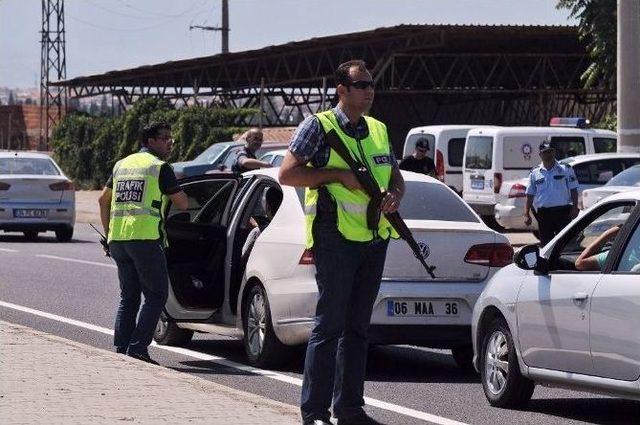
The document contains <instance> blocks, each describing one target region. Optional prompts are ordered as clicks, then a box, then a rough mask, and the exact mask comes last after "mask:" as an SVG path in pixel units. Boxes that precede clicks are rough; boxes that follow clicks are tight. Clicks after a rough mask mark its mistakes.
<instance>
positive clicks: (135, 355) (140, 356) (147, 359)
mask: <svg viewBox="0 0 640 425" xmlns="http://www.w3.org/2000/svg"><path fill="white" fill-rule="evenodd" d="M127 355H128V356H129V357H133V358H134V359H138V360H142V361H143V362H147V363H151V364H155V365H159V364H160V363H158V362H157V361H155V360H153V359H152V358H151V357H149V355H148V354H142V353H132V352H131V351H129V352H128V353H127Z"/></svg>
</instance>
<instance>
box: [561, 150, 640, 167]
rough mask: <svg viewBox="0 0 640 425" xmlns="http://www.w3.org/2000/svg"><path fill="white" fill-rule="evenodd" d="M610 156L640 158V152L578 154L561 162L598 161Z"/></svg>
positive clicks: (574, 163)
mask: <svg viewBox="0 0 640 425" xmlns="http://www.w3.org/2000/svg"><path fill="white" fill-rule="evenodd" d="M609 158H621V159H622V158H640V152H638V153H635V152H627V153H620V152H603V153H589V154H585V155H576V156H571V157H569V158H565V159H562V160H561V161H560V162H563V163H568V164H569V165H571V166H574V165H577V164H582V163H585V162H589V161H597V160H600V159H609Z"/></svg>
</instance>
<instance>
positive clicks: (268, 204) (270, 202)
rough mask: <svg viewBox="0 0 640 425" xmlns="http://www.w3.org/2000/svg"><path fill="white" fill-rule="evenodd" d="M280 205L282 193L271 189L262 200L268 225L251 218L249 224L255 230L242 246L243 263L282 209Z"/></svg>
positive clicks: (268, 189)
mask: <svg viewBox="0 0 640 425" xmlns="http://www.w3.org/2000/svg"><path fill="white" fill-rule="evenodd" d="M280 204H282V192H280V191H279V190H278V189H276V188H274V187H269V188H267V190H266V191H265V193H264V197H263V198H262V208H263V211H264V212H265V214H266V216H267V223H266V224H261V223H259V222H258V220H256V219H254V218H253V217H251V219H250V220H249V224H250V225H251V226H253V229H252V230H251V232H250V233H249V235H248V236H247V240H246V241H245V242H244V245H243V246H242V257H241V258H242V262H243V264H244V263H245V262H246V259H248V257H249V253H251V249H252V248H253V245H254V244H255V243H256V239H258V236H260V233H262V231H263V230H264V229H265V228H266V227H267V226H268V225H269V222H271V220H272V219H273V216H274V215H275V214H276V212H277V211H278V208H280Z"/></svg>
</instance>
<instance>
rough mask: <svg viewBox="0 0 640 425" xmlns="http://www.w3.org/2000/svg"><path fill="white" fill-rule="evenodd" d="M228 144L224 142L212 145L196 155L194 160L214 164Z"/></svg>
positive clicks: (198, 162) (197, 162) (194, 161)
mask: <svg viewBox="0 0 640 425" xmlns="http://www.w3.org/2000/svg"><path fill="white" fill-rule="evenodd" d="M228 146H229V145H227V144H222V143H217V144H215V145H211V146H209V147H208V148H207V149H205V150H204V151H203V152H202V153H201V154H200V155H198V156H196V157H195V158H194V159H193V161H192V162H193V163H195V164H214V163H216V162H217V160H218V157H219V156H220V155H221V154H222V153H223V152H224V150H225V149H226V148H227V147H228Z"/></svg>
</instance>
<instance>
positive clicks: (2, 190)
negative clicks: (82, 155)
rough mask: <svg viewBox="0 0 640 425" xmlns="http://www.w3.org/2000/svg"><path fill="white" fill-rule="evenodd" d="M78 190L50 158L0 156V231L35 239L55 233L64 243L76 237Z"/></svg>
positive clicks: (27, 154) (18, 154)
mask: <svg viewBox="0 0 640 425" xmlns="http://www.w3.org/2000/svg"><path fill="white" fill-rule="evenodd" d="M75 196H76V195H75V187H74V185H73V183H72V182H71V180H70V179H69V178H67V177H66V176H65V175H64V173H63V172H62V170H61V169H60V167H59V166H58V164H56V163H55V162H54V161H53V159H51V158H50V157H49V156H48V155H45V154H41V153H33V152H0V230H3V231H5V232H22V233H24V235H25V237H27V238H28V239H35V238H36V237H37V236H38V233H39V232H46V231H48V230H53V231H55V233H56V238H57V239H58V240H59V241H61V242H68V241H70V240H71V238H72V237H73V226H74V224H75Z"/></svg>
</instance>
